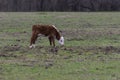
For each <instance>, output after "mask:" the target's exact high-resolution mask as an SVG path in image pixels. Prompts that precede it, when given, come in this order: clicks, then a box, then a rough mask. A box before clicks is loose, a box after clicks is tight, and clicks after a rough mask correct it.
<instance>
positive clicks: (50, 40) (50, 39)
mask: <svg viewBox="0 0 120 80" xmlns="http://www.w3.org/2000/svg"><path fill="white" fill-rule="evenodd" d="M48 38H49V42H50V45H51V46H52V38H51V37H48Z"/></svg>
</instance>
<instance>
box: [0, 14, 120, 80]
mask: <svg viewBox="0 0 120 80" xmlns="http://www.w3.org/2000/svg"><path fill="white" fill-rule="evenodd" d="M34 24H50V25H55V26H56V27H57V28H58V29H59V30H61V31H62V33H61V34H62V35H63V36H64V37H65V46H64V47H61V46H59V44H58V42H57V41H56V45H57V46H56V51H54V48H53V47H50V46H49V42H48V39H47V38H46V37H41V38H38V40H37V42H36V48H34V49H29V47H28V46H29V42H30V37H31V27H32V25H34ZM0 80H120V12H0Z"/></svg>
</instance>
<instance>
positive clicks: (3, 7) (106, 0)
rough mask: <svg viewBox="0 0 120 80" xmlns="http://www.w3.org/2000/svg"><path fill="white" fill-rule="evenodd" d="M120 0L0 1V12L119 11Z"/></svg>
mask: <svg viewBox="0 0 120 80" xmlns="http://www.w3.org/2000/svg"><path fill="white" fill-rule="evenodd" d="M119 10H120V0H0V11H119Z"/></svg>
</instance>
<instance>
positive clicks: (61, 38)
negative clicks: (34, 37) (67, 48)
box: [59, 36, 64, 45]
mask: <svg viewBox="0 0 120 80" xmlns="http://www.w3.org/2000/svg"><path fill="white" fill-rule="evenodd" d="M59 43H60V44H61V45H64V37H63V36H62V37H60V40H59Z"/></svg>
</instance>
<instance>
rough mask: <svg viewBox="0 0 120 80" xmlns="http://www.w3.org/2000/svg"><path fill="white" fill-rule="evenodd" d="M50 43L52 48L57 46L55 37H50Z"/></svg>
mask: <svg viewBox="0 0 120 80" xmlns="http://www.w3.org/2000/svg"><path fill="white" fill-rule="evenodd" d="M49 42H50V45H51V46H52V45H53V46H55V39H54V37H53V36H50V37H49Z"/></svg>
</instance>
